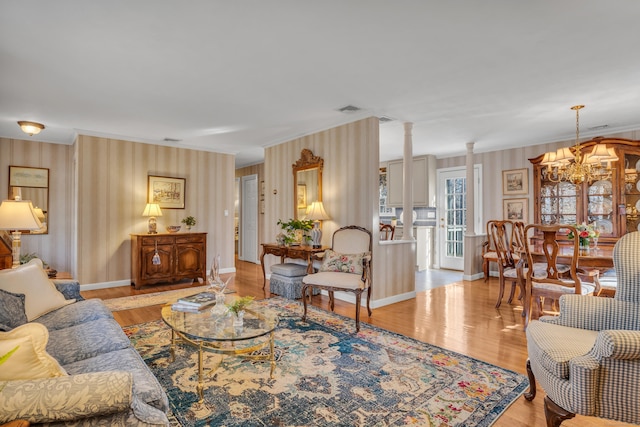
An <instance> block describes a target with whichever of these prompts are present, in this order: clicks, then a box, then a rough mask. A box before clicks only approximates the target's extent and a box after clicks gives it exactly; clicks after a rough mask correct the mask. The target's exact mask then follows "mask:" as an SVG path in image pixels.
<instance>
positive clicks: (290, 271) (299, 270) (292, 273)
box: [271, 262, 307, 277]
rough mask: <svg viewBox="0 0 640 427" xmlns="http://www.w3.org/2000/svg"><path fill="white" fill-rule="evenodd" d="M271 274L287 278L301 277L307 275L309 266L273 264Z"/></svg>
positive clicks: (289, 263)
mask: <svg viewBox="0 0 640 427" xmlns="http://www.w3.org/2000/svg"><path fill="white" fill-rule="evenodd" d="M271 272H272V273H275V274H279V275H281V276H285V277H299V276H304V275H305V274H307V266H306V265H302V264H295V263H292V262H285V263H284V264H273V265H272V266H271Z"/></svg>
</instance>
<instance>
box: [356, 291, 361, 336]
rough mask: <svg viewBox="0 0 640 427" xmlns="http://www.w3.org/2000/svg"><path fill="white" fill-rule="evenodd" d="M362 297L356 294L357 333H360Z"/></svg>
mask: <svg viewBox="0 0 640 427" xmlns="http://www.w3.org/2000/svg"><path fill="white" fill-rule="evenodd" d="M360 295H361V294H359V293H356V332H360Z"/></svg>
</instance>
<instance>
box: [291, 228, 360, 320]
mask: <svg viewBox="0 0 640 427" xmlns="http://www.w3.org/2000/svg"><path fill="white" fill-rule="evenodd" d="M302 283H303V286H302V301H303V304H304V314H303V315H302V321H305V320H306V319H307V298H306V295H307V290H311V289H313V288H318V289H322V290H325V291H327V292H328V293H329V304H330V307H331V311H333V309H334V303H335V301H334V296H333V293H334V291H343V292H353V293H354V294H355V299H356V300H355V304H356V331H359V330H360V305H361V303H360V297H361V295H362V293H363V292H365V291H367V311H368V312H369V316H371V307H370V300H371V283H372V280H371V232H370V231H369V230H367V229H365V228H362V227H358V226H356V225H350V226H347V227H342V228H340V229H338V230H336V231H335V232H334V233H333V239H332V244H331V250H327V251H325V253H324V255H323V260H322V266H321V267H320V270H319V271H318V272H317V273H314V274H308V275H306V276H304V278H303V279H302Z"/></svg>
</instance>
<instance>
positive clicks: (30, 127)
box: [18, 121, 44, 136]
mask: <svg viewBox="0 0 640 427" xmlns="http://www.w3.org/2000/svg"><path fill="white" fill-rule="evenodd" d="M18 126H20V129H22V132H24V133H26V134H28V135H29V136H33V135H37V134H39V133H40V131H41V130H42V129H44V125H43V124H41V123H36V122H27V121H19V122H18Z"/></svg>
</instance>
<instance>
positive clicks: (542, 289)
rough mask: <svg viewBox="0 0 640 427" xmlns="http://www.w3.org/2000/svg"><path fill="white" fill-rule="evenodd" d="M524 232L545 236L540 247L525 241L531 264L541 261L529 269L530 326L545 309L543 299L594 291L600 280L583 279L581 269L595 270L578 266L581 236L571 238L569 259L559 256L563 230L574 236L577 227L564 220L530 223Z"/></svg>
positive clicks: (527, 317) (526, 300)
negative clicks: (594, 281)
mask: <svg viewBox="0 0 640 427" xmlns="http://www.w3.org/2000/svg"><path fill="white" fill-rule="evenodd" d="M524 232H525V236H527V235H529V234H539V235H541V237H542V242H541V243H540V244H539V247H536V248H534V247H532V246H531V245H525V247H526V254H527V263H528V265H530V266H533V265H534V264H535V263H536V262H538V263H541V264H538V266H540V267H536V268H529V269H528V270H527V273H526V285H525V289H526V296H525V307H524V309H525V312H526V322H525V327H526V325H527V324H528V323H529V321H530V320H531V319H537V318H538V317H539V316H540V314H541V313H542V312H543V300H544V299H545V298H550V299H552V300H558V299H559V298H560V297H561V296H562V295H566V294H578V295H593V294H594V292H595V291H596V288H597V280H596V284H593V283H589V282H586V281H582V280H581V278H580V277H579V273H584V274H593V273H585V272H583V271H580V270H579V269H578V257H579V255H580V251H579V245H578V239H573V240H572V241H570V242H571V251H570V253H569V254H568V255H569V257H570V259H569V261H568V262H567V263H561V262H560V260H559V254H560V242H559V240H558V235H559V233H560V232H562V233H564V232H573V233H574V236H577V231H576V229H575V227H573V226H570V225H564V224H552V225H541V224H530V225H527V226H526V227H525V229H524ZM534 251H536V252H534ZM565 256H566V255H565ZM564 262H566V261H564ZM540 270H542V271H540ZM534 302H535V304H534ZM534 309H535V310H534Z"/></svg>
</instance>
